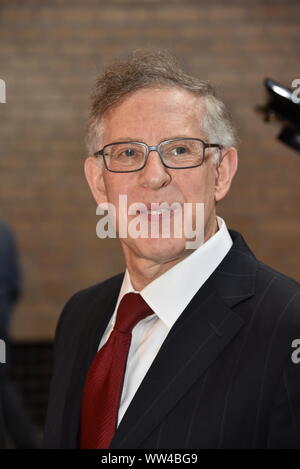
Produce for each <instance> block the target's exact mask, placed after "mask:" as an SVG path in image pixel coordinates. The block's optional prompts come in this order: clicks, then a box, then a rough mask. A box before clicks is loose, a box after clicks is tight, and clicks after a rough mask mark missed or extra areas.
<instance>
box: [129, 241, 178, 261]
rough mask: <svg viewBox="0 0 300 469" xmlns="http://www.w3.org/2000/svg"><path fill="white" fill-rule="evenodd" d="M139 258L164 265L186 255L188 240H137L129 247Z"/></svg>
mask: <svg viewBox="0 0 300 469" xmlns="http://www.w3.org/2000/svg"><path fill="white" fill-rule="evenodd" d="M127 246H128V247H129V249H130V250H131V251H134V252H135V253H136V254H137V255H138V256H139V257H141V258H144V259H148V260H153V261H155V262H159V263H164V262H169V261H171V260H172V259H178V258H180V257H183V256H184V255H185V254H186V251H187V250H186V240H185V239H181V238H180V239H179V238H156V239H155V238H146V239H143V238H137V239H132V240H131V242H130V245H127Z"/></svg>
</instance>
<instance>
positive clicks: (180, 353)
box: [110, 231, 257, 448]
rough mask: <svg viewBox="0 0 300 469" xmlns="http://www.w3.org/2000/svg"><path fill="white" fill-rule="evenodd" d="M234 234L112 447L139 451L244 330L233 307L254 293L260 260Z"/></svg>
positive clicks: (150, 372) (133, 403)
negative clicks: (229, 245) (227, 248)
mask: <svg viewBox="0 0 300 469" xmlns="http://www.w3.org/2000/svg"><path fill="white" fill-rule="evenodd" d="M230 234H231V236H232V237H233V239H234V245H233V247H232V249H231V250H230V251H229V253H228V254H227V256H226V257H225V258H224V260H223V261H222V263H221V264H220V265H219V267H218V269H217V270H216V271H215V272H214V273H213V275H212V276H211V277H210V278H209V279H208V280H207V282H206V283H205V284H204V285H203V286H202V288H200V290H199V291H198V292H197V294H196V295H195V296H194V298H193V299H192V301H191V302H190V303H189V305H188V306H187V308H186V309H185V310H184V311H183V313H182V314H181V315H180V317H179V318H178V320H177V321H176V323H175V324H174V326H173V327H172V329H171V330H170V333H169V334H168V336H167V338H166V340H165V341H164V343H163V345H162V347H161V349H160V350H159V352H158V354H157V356H156V358H155V360H154V361H153V363H152V365H151V367H150V369H149V370H148V372H147V374H146V376H145V378H144V380H143V381H142V383H141V385H140V387H139V389H138V390H137V392H136V394H135V396H134V398H133V400H132V401H131V403H130V405H129V407H128V409H127V411H126V413H125V415H124V417H123V419H122V421H121V423H120V425H119V427H118V429H117V432H116V434H115V437H114V438H113V440H112V442H111V445H110V448H137V447H138V446H139V445H140V444H141V443H142V441H143V440H144V439H145V438H146V437H147V436H148V435H149V434H150V433H151V432H152V431H153V430H154V429H155V427H157V426H158V425H159V423H160V422H161V421H162V419H163V418H164V417H165V416H166V415H167V414H168V412H169V411H170V410H171V409H172V408H173V407H174V406H175V405H176V403H177V402H178V401H179V399H180V398H181V397H182V396H183V395H184V394H185V393H186V392H187V391H188V390H189V388H190V387H191V386H192V385H193V383H194V382H195V381H196V380H197V379H198V378H199V377H200V376H201V375H202V374H203V373H204V372H205V371H206V370H207V368H208V367H209V366H210V365H211V364H212V363H213V362H214V361H215V360H216V359H217V357H218V356H219V355H220V354H221V353H222V351H223V350H224V348H225V347H226V346H227V345H228V344H229V342H230V341H231V340H232V339H233V338H234V337H235V336H236V334H237V333H238V332H239V330H240V328H241V327H242V325H243V323H244V321H243V319H242V318H241V317H240V316H239V315H238V314H237V313H236V312H235V311H234V310H233V307H234V306H235V305H236V304H238V303H240V302H241V301H244V300H245V299H247V298H249V297H251V296H252V295H253V294H254V279H255V272H256V270H257V261H256V260H255V257H254V256H253V255H252V253H251V251H250V250H249V248H248V247H247V245H246V244H245V243H244V241H243V239H242V237H241V235H239V233H237V232H234V231H231V232H230ZM174 358H175V359H174Z"/></svg>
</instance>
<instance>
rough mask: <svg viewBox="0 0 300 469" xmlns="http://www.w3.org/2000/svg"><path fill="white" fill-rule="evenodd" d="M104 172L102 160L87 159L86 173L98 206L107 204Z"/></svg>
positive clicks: (92, 157) (91, 157) (85, 164)
mask: <svg viewBox="0 0 300 469" xmlns="http://www.w3.org/2000/svg"><path fill="white" fill-rule="evenodd" d="M103 171H104V167H103V161H102V160H99V159H98V158H95V157H94V156H88V157H87V158H86V160H85V162H84V173H85V177H86V179H87V182H88V184H89V186H90V189H91V192H92V194H93V196H94V199H95V200H96V202H97V205H99V204H101V203H104V202H107V195H106V189H105V184H104V181H103Z"/></svg>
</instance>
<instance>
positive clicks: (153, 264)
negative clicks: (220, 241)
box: [122, 218, 218, 291]
mask: <svg viewBox="0 0 300 469" xmlns="http://www.w3.org/2000/svg"><path fill="white" fill-rule="evenodd" d="M217 231H218V223H217V219H216V218H215V219H214V221H213V223H211V226H209V227H207V229H206V230H205V236H204V242H206V241H207V240H208V239H209V238H211V237H212V236H213V235H214V234H215V233H216V232H217ZM122 249H123V253H124V257H125V263H126V267H127V269H128V272H129V275H130V280H131V284H132V286H133V288H134V290H136V291H141V290H142V289H143V288H145V287H146V286H147V285H148V284H149V283H151V282H153V280H155V279H156V278H158V277H160V276H161V275H162V274H164V273H165V272H167V271H168V270H170V269H171V268H172V267H174V266H175V265H176V264H178V263H179V262H181V261H182V260H183V259H185V258H186V257H188V256H189V255H190V254H192V252H194V251H193V250H187V249H185V250H184V251H183V252H180V253H179V254H178V255H176V256H174V257H173V258H168V259H163V260H160V261H157V259H155V260H152V259H147V258H143V257H141V256H138V255H136V253H135V252H134V251H133V250H131V249H129V247H128V246H125V245H122Z"/></svg>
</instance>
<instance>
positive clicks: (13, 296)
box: [0, 222, 39, 449]
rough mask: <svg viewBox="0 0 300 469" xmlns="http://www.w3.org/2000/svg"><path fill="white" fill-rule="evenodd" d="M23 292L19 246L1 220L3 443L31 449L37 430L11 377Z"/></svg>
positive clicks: (0, 375)
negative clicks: (12, 331) (15, 315)
mask: <svg viewBox="0 0 300 469" xmlns="http://www.w3.org/2000/svg"><path fill="white" fill-rule="evenodd" d="M20 294H21V272H20V266H19V260H18V253H17V247H16V244H15V240H14V237H13V234H12V232H11V230H10V229H9V227H8V226H7V225H6V224H4V223H3V222H0V338H1V339H2V340H4V341H5V343H6V360H7V361H8V363H5V364H1V365H0V399H1V410H0V425H1V417H3V418H2V428H3V431H2V434H3V438H2V445H3V446H4V445H6V444H8V445H12V447H16V448H19V449H25V448H28V449H29V448H38V447H39V443H38V438H37V434H36V430H35V428H34V426H33V424H32V422H31V420H30V417H29V414H28V412H27V410H26V409H25V407H24V404H23V401H22V397H21V394H20V392H19V390H18V388H17V386H16V384H15V383H14V382H12V380H11V379H10V378H9V358H10V357H9V341H10V335H9V326H10V319H11V314H12V311H13V308H14V306H15V305H16V302H17V300H18V299H19V297H20ZM1 411H2V412H1ZM1 414H2V415H1ZM0 432H1V430H0ZM0 442H1V435H0Z"/></svg>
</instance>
